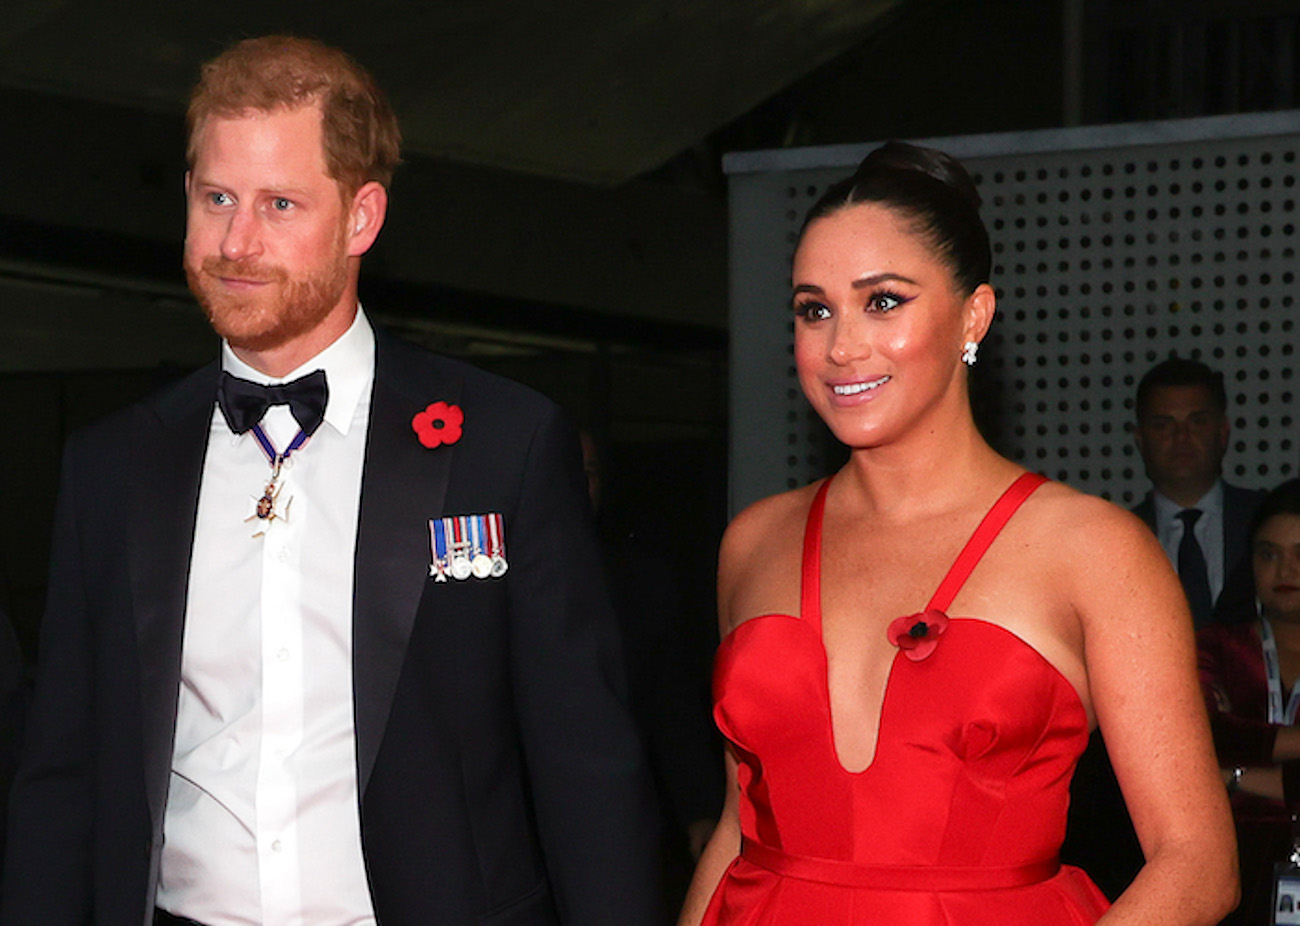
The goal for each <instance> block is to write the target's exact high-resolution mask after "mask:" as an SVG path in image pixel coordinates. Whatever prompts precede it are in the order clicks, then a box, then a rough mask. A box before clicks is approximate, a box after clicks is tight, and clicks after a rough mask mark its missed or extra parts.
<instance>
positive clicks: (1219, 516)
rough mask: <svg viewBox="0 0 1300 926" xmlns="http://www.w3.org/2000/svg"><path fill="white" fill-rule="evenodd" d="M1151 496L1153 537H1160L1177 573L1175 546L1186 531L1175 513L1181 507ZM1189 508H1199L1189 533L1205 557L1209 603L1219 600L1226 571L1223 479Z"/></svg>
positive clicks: (1154, 495) (1176, 546)
mask: <svg viewBox="0 0 1300 926" xmlns="http://www.w3.org/2000/svg"><path fill="white" fill-rule="evenodd" d="M1151 495H1152V497H1153V498H1154V499H1155V508H1156V536H1157V537H1159V538H1160V545H1161V546H1162V547H1164V548H1165V553H1166V554H1167V555H1168V557H1169V561H1170V562H1171V563H1173V564H1174V569H1175V570H1177V569H1178V545H1179V544H1180V543H1182V542H1183V531H1184V530H1185V528H1184V526H1183V522H1182V521H1181V520H1180V519H1179V517H1178V512H1180V511H1182V510H1183V507H1182V506H1181V505H1179V504H1178V503H1177V502H1175V501H1170V500H1169V499H1168V498H1165V496H1163V495H1161V494H1160V493H1159V492H1158V491H1153V492H1152V493H1151ZM1188 507H1190V508H1197V509H1200V512H1201V516H1200V517H1199V518H1198V519H1197V521H1196V526H1195V527H1194V528H1193V529H1192V533H1194V534H1195V535H1196V542H1197V543H1199V544H1200V545H1201V555H1202V556H1204V557H1205V572H1206V575H1207V576H1208V577H1209V580H1210V601H1218V600H1219V595H1220V594H1222V593H1223V579H1224V572H1225V571H1226V570H1225V567H1224V564H1223V557H1224V551H1223V480H1222V479H1219V480H1217V481H1216V482H1215V483H1214V485H1213V486H1212V487H1211V488H1210V491H1208V492H1206V493H1205V495H1203V496H1202V497H1201V499H1200V500H1199V501H1198V502H1197V503H1196V504H1195V505H1189V506H1188Z"/></svg>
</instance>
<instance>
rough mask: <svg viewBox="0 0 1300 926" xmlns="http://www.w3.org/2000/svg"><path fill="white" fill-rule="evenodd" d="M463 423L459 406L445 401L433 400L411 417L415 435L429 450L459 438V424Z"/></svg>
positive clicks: (452, 442) (463, 414)
mask: <svg viewBox="0 0 1300 926" xmlns="http://www.w3.org/2000/svg"><path fill="white" fill-rule="evenodd" d="M464 423H465V413H464V412H462V411H461V410H460V406H459V405H448V404H447V403H446V402H434V403H433V404H432V405H430V406H429V407H428V408H426V409H425V410H424V411H422V412H420V413H419V414H418V415H416V416H415V417H414V418H412V419H411V427H412V428H413V429H414V430H415V436H416V437H418V438H419V439H420V443H421V444H424V446H426V447H428V448H429V449H430V450H433V449H434V448H435V447H441V446H442V445H443V444H454V443H456V441H458V440H460V433H461V425H463V424H464Z"/></svg>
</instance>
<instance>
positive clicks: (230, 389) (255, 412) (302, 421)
mask: <svg viewBox="0 0 1300 926" xmlns="http://www.w3.org/2000/svg"><path fill="white" fill-rule="evenodd" d="M329 394H330V390H329V386H328V385H326V383H325V371H324V370H317V371H316V372H315V373H309V374H307V375H306V376H304V377H302V378H301V379H295V380H294V381H293V382H291V383H282V384H281V385H279V386H263V385H261V384H259V383H252V382H249V381H248V380H246V379H239V378H238V377H235V376H231V375H230V374H229V373H227V372H226V371H225V370H222V371H221V382H220V383H219V384H218V385H217V404H218V405H219V406H221V414H222V415H223V416H225V419H226V424H228V425H230V430H232V431H234V432H235V433H236V434H243V433H244V432H245V431H247V430H249V429H251V428H252V427H253V425H255V424H257V423H258V422H259V421H261V420H262V416H263V415H265V414H266V410H267V409H268V408H270V407H271V406H272V405H287V406H289V411H290V412H291V413H292V414H293V417H294V420H295V421H297V422H298V427H300V428H302V431H303V433H304V434H306V435H307V436H308V437H311V436H312V434H313V433H315V431H316V429H317V428H319V427H320V423H321V422H322V421H324V420H325V403H326V401H328V399H329Z"/></svg>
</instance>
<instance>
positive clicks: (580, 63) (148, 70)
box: [0, 0, 904, 184]
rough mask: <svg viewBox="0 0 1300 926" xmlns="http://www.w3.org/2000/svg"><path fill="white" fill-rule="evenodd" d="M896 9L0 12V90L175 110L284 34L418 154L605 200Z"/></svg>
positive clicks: (730, 6) (583, 5)
mask: <svg viewBox="0 0 1300 926" xmlns="http://www.w3.org/2000/svg"><path fill="white" fill-rule="evenodd" d="M902 5H904V0H853V2H844V0H617V2H613V3H611V2H608V0H565V2H545V0H436V2H423V3H421V2H411V0H368V2H366V3H356V2H348V0H330V2H319V0H318V2H314V3H297V2H288V0H278V2H276V0H233V2H223V3H191V2H179V3H178V2H176V0H132V2H130V3H106V2H103V0H7V2H6V3H5V14H4V16H3V17H0V85H5V86H10V87H18V88H23V89H28V90H38V91H42V92H50V93H54V94H58V95H66V96H72V97H78V98H83V99H90V100H97V101H102V102H109V103H113V104H117V105H122V106H128V107H143V108H149V109H154V110H160V111H164V112H166V111H178V110H179V109H180V107H181V106H182V105H183V101H184V99H185V97H186V93H187V91H188V88H189V86H190V85H191V83H192V81H193V79H194V76H195V73H196V68H197V65H198V63H199V62H201V61H203V60H205V59H206V58H208V57H211V56H212V55H213V54H214V53H215V52H217V51H218V50H220V48H222V47H223V46H224V45H225V44H227V43H228V42H229V41H231V40H232V39H234V38H238V37H240V36H242V35H255V34H260V33H266V32H277V31H290V32H296V33H299V34H311V35H316V36H318V37H320V38H322V39H324V40H326V41H328V42H331V43H335V44H339V45H341V46H343V47H345V48H347V49H348V50H349V51H350V52H352V53H353V54H354V55H355V56H356V57H357V58H359V59H360V60H361V61H362V62H364V63H366V64H367V65H368V66H369V67H370V68H372V69H373V70H374V71H375V73H376V74H377V76H378V77H379V79H380V81H381V83H382V84H383V85H384V86H385V87H386V88H387V90H388V92H389V94H390V95H391V97H392V99H393V102H394V106H395V108H396V109H397V110H398V112H399V114H400V116H401V119H402V123H403V127H404V131H405V134H406V142H407V147H408V150H409V151H410V152H411V153H413V154H416V155H423V156H428V157H434V158H445V159H451V160H454V161H459V162H464V163H468V164H475V165H484V166H489V167H494V168H502V169H506V170H510V171H517V172H523V173H527V174H534V175H540V176H544V177H553V178H562V179H566V180H578V181H582V182H589V183H596V184H618V183H622V182H625V181H627V180H629V179H631V178H633V177H635V176H637V175H640V174H643V173H645V172H647V171H650V170H653V169H654V168H656V167H659V166H660V165H662V164H664V163H665V162H667V161H669V160H670V159H671V158H673V157H674V156H675V155H677V154H678V153H679V152H681V151H683V150H686V149H689V148H690V147H691V146H693V145H695V144H696V143H698V142H699V141H700V140H701V139H703V138H705V137H706V136H708V135H709V134H710V133H712V132H714V131H716V130H718V129H719V128H720V127H722V126H724V125H726V124H728V123H730V122H732V121H733V120H735V119H736V118H737V117H739V116H741V115H742V114H743V113H745V112H747V111H749V110H751V109H752V108H754V107H755V106H756V105H758V104H760V103H761V102H762V101H764V100H766V99H768V98H770V97H772V96H773V95H775V94H777V93H778V92H780V91H781V90H782V89H783V88H785V87H788V86H789V85H790V84H792V83H793V82H795V81H797V80H798V79H799V78H801V77H803V76H804V75H806V74H808V73H809V72H810V71H812V70H814V69H815V68H817V67H818V66H820V65H823V64H825V63H826V62H828V61H831V60H832V59H834V58H836V57H837V56H839V55H841V54H843V53H844V52H846V51H848V50H849V49H851V48H853V47H855V46H856V45H858V44H859V43H861V42H862V40H863V38H864V37H865V36H866V35H867V34H869V32H870V31H871V30H872V28H873V27H874V26H876V25H877V24H878V23H879V21H880V19H881V18H882V17H883V16H885V15H886V14H889V13H890V12H892V11H894V9H895V8H897V7H900V6H902Z"/></svg>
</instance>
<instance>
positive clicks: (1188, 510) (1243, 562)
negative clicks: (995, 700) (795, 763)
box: [1061, 357, 1263, 900]
mask: <svg viewBox="0 0 1300 926" xmlns="http://www.w3.org/2000/svg"><path fill="white" fill-rule="evenodd" d="M1136 406H1137V426H1136V428H1135V430H1134V436H1135V440H1136V442H1137V446H1138V450H1139V451H1140V452H1141V454H1142V459H1143V460H1144V461H1145V463H1146V469H1147V475H1148V476H1149V477H1150V478H1151V482H1152V485H1153V489H1152V491H1151V492H1149V493H1147V496H1146V498H1145V499H1143V500H1142V502H1141V503H1140V504H1138V505H1137V506H1136V507H1135V508H1134V509H1133V513H1134V514H1136V515H1137V516H1138V517H1140V518H1142V520H1143V521H1145V522H1146V523H1147V525H1148V526H1149V527H1150V528H1151V530H1152V531H1153V532H1154V533H1155V535H1156V536H1157V537H1158V538H1159V540H1160V543H1161V545H1162V546H1163V547H1164V548H1165V552H1166V553H1168V554H1169V559H1170V561H1171V562H1173V564H1174V568H1175V569H1176V570H1177V571H1178V574H1179V579H1180V580H1181V581H1182V583H1183V589H1184V591H1185V592H1186V593H1187V599H1188V603H1189V604H1190V605H1191V610H1192V617H1193V620H1194V621H1195V623H1196V626H1198V627H1200V626H1204V625H1205V624H1207V623H1210V622H1212V621H1216V620H1228V621H1231V620H1237V619H1240V618H1241V617H1242V615H1247V616H1248V615H1250V614H1251V609H1252V607H1253V604H1254V583H1253V579H1252V577H1251V564H1250V556H1249V551H1248V549H1247V548H1248V546H1249V524H1250V519H1251V516H1252V515H1253V514H1254V512H1255V508H1256V507H1257V506H1258V505H1259V502H1260V499H1261V498H1262V497H1263V493H1262V492H1254V491H1251V490H1249V489H1241V488H1238V487H1236V486H1233V485H1229V484H1228V483H1226V482H1224V481H1223V478H1222V476H1221V471H1222V464H1223V456H1224V454H1225V453H1226V452H1227V450H1228V434H1229V424H1228V414H1227V407H1228V400H1227V394H1226V391H1225V389H1224V386H1223V376H1222V374H1219V373H1215V372H1214V371H1212V370H1211V369H1210V368H1209V367H1207V366H1206V365H1205V364H1203V363H1199V362H1197V361H1195V360H1186V359H1183V358H1179V357H1174V358H1171V359H1169V360H1165V361H1163V362H1162V363H1158V364H1156V365H1155V366H1154V367H1152V368H1151V369H1150V370H1148V371H1147V373H1146V375H1145V376H1143V377H1142V380H1141V382H1139V383H1138V389H1137V402H1136ZM1189 525H1190V530H1189V527H1188V526H1189ZM1070 792H1071V800H1070V818H1069V824H1068V827H1067V833H1066V841H1065V845H1064V846H1063V847H1062V850H1061V856H1062V858H1063V859H1064V860H1066V861H1069V862H1073V863H1075V864H1077V865H1079V866H1080V867H1083V868H1084V869H1085V870H1086V871H1087V872H1088V873H1089V874H1090V875H1091V876H1092V878H1093V880H1094V881H1096V883H1097V885H1098V886H1099V887H1100V888H1101V889H1102V890H1103V891H1105V892H1106V894H1107V895H1108V896H1109V897H1110V898H1111V899H1112V900H1113V899H1114V898H1115V897H1117V896H1119V894H1120V893H1121V892H1122V891H1123V890H1124V889H1125V888H1127V887H1128V886H1129V884H1130V883H1132V881H1133V879H1134V878H1135V877H1136V876H1137V873H1138V870H1139V869H1140V868H1141V867H1142V863H1143V855H1142V847H1141V846H1140V845H1139V844H1138V839H1137V833H1136V832H1135V831H1134V829H1133V824H1132V821H1131V820H1130V819H1129V815H1128V810H1127V809H1126V807H1125V805H1124V797H1123V794H1122V793H1121V792H1120V789H1119V782H1118V781H1117V780H1116V778H1115V772H1114V770H1113V769H1112V768H1111V764H1110V757H1109V756H1108V754H1107V752H1106V747H1105V743H1104V741H1103V739H1102V736H1101V732H1100V731H1096V732H1094V733H1093V734H1092V737H1091V739H1089V741H1088V748H1087V749H1086V750H1085V751H1084V754H1083V756H1082V757H1081V758H1080V759H1079V765H1078V769H1077V770H1076V772H1075V776H1074V781H1073V783H1072V784H1071V788H1070Z"/></svg>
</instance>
